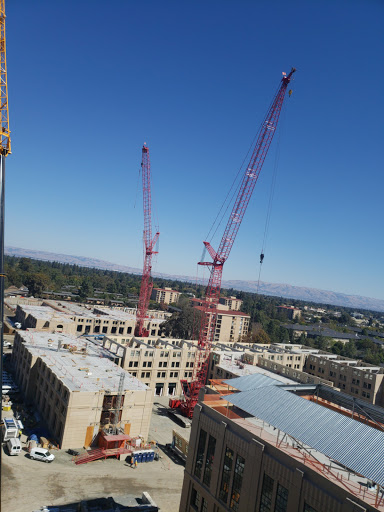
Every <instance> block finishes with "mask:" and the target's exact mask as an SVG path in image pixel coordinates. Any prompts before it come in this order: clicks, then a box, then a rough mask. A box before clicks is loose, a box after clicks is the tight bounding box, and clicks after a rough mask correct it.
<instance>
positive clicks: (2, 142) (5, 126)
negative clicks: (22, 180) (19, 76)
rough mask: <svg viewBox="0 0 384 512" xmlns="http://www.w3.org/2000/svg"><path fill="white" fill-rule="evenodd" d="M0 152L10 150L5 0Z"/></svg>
mask: <svg viewBox="0 0 384 512" xmlns="http://www.w3.org/2000/svg"><path fill="white" fill-rule="evenodd" d="M0 124H1V133H0V146H1V149H0V152H1V154H2V155H4V156H7V155H8V154H9V153H10V152H11V137H10V131H9V114H8V81H7V54H6V45H5V0H0Z"/></svg>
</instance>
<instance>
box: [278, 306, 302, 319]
mask: <svg viewBox="0 0 384 512" xmlns="http://www.w3.org/2000/svg"><path fill="white" fill-rule="evenodd" d="M277 309H278V310H279V311H280V312H281V313H283V315H285V316H286V317H287V318H289V320H299V319H300V317H301V310H300V309H299V308H295V307H294V306H277Z"/></svg>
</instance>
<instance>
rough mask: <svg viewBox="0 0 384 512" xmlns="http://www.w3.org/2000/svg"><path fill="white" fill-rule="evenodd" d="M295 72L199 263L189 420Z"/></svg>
mask: <svg viewBox="0 0 384 512" xmlns="http://www.w3.org/2000/svg"><path fill="white" fill-rule="evenodd" d="M295 71H296V70H295V68H292V70H291V72H290V73H289V74H288V75H287V74H286V73H283V78H282V79H281V83H280V86H279V88H278V90H277V92H276V94H275V97H274V99H273V101H272V104H271V106H270V108H269V110H268V112H267V115H266V116H265V118H264V121H263V123H262V125H261V127H260V130H259V133H258V137H257V140H256V143H255V146H254V148H253V152H252V156H251V159H250V161H249V164H248V165H247V167H245V168H244V173H243V178H242V182H241V185H240V189H239V192H238V194H237V198H236V200H235V203H234V205H233V208H232V212H231V214H230V216H229V219H228V222H227V226H226V228H225V231H224V234H223V237H222V239H221V242H220V245H219V249H218V250H217V251H215V250H214V249H213V248H212V246H211V244H210V243H209V242H204V245H205V247H206V249H207V251H208V253H209V255H210V256H211V258H212V260H213V261H212V262H200V263H199V265H207V266H209V268H210V277H209V281H208V286H207V289H206V291H205V299H204V300H203V306H202V312H203V314H202V317H201V324H200V332H199V342H198V350H197V352H196V356H195V363H194V368H193V375H192V381H191V382H190V383H188V382H187V381H186V380H182V381H181V383H182V386H183V390H184V395H185V397H184V398H185V400H184V401H182V402H181V404H180V408H181V411H182V412H183V414H184V415H185V416H187V417H189V418H191V417H192V415H193V410H194V407H195V405H196V402H197V400H198V396H199V391H200V389H201V388H202V387H203V386H204V385H205V383H206V380H207V375H208V363H209V354H210V351H211V347H212V343H213V341H214V334H215V326H216V317H217V304H218V303H219V298H220V290H221V276H222V273H223V265H224V263H225V262H226V260H227V259H228V256H229V254H230V252H231V249H232V246H233V244H234V242H235V239H236V235H237V233H238V231H239V228H240V224H241V222H242V220H243V218H244V214H245V211H246V209H247V206H248V203H249V200H250V198H251V195H252V192H253V189H254V188H255V184H256V181H257V179H258V177H259V175H260V171H261V168H262V166H263V163H264V160H265V157H266V155H267V153H268V150H269V147H270V145H271V142H272V139H273V136H274V134H275V131H276V127H277V123H278V121H279V117H280V112H281V108H282V106H283V101H284V96H285V93H286V90H287V86H288V84H289V82H290V81H291V77H292V75H293V73H294V72H295ZM170 405H171V406H172V405H175V402H174V401H173V403H172V401H170Z"/></svg>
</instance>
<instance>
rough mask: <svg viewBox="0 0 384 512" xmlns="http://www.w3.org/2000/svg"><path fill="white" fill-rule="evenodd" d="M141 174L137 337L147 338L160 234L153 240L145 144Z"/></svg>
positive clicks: (149, 173)
mask: <svg viewBox="0 0 384 512" xmlns="http://www.w3.org/2000/svg"><path fill="white" fill-rule="evenodd" d="M141 174H142V180H143V208H144V234H143V239H144V268H143V276H142V278H141V287H140V296H139V304H138V306H137V316H136V326H135V336H140V337H147V336H148V334H149V332H148V330H147V329H145V328H144V320H145V317H146V316H147V311H148V305H149V299H150V297H151V293H152V287H153V283H152V280H151V270H152V256H153V254H157V251H154V250H153V249H154V247H155V245H156V242H157V240H158V238H159V235H160V233H159V232H157V233H156V234H155V236H154V237H153V238H152V201H151V163H150V160H149V149H148V146H146V144H145V143H144V146H143V148H142V150H141Z"/></svg>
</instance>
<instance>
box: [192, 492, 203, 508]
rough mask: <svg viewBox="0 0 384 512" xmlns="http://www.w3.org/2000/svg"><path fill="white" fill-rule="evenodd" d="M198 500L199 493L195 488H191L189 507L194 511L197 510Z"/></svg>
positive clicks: (199, 497)
mask: <svg viewBox="0 0 384 512" xmlns="http://www.w3.org/2000/svg"><path fill="white" fill-rule="evenodd" d="M200 499H201V496H200V493H199V492H198V491H196V489H195V488H193V489H192V493H191V505H192V507H194V508H195V509H196V510H198V509H199V505H200Z"/></svg>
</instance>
